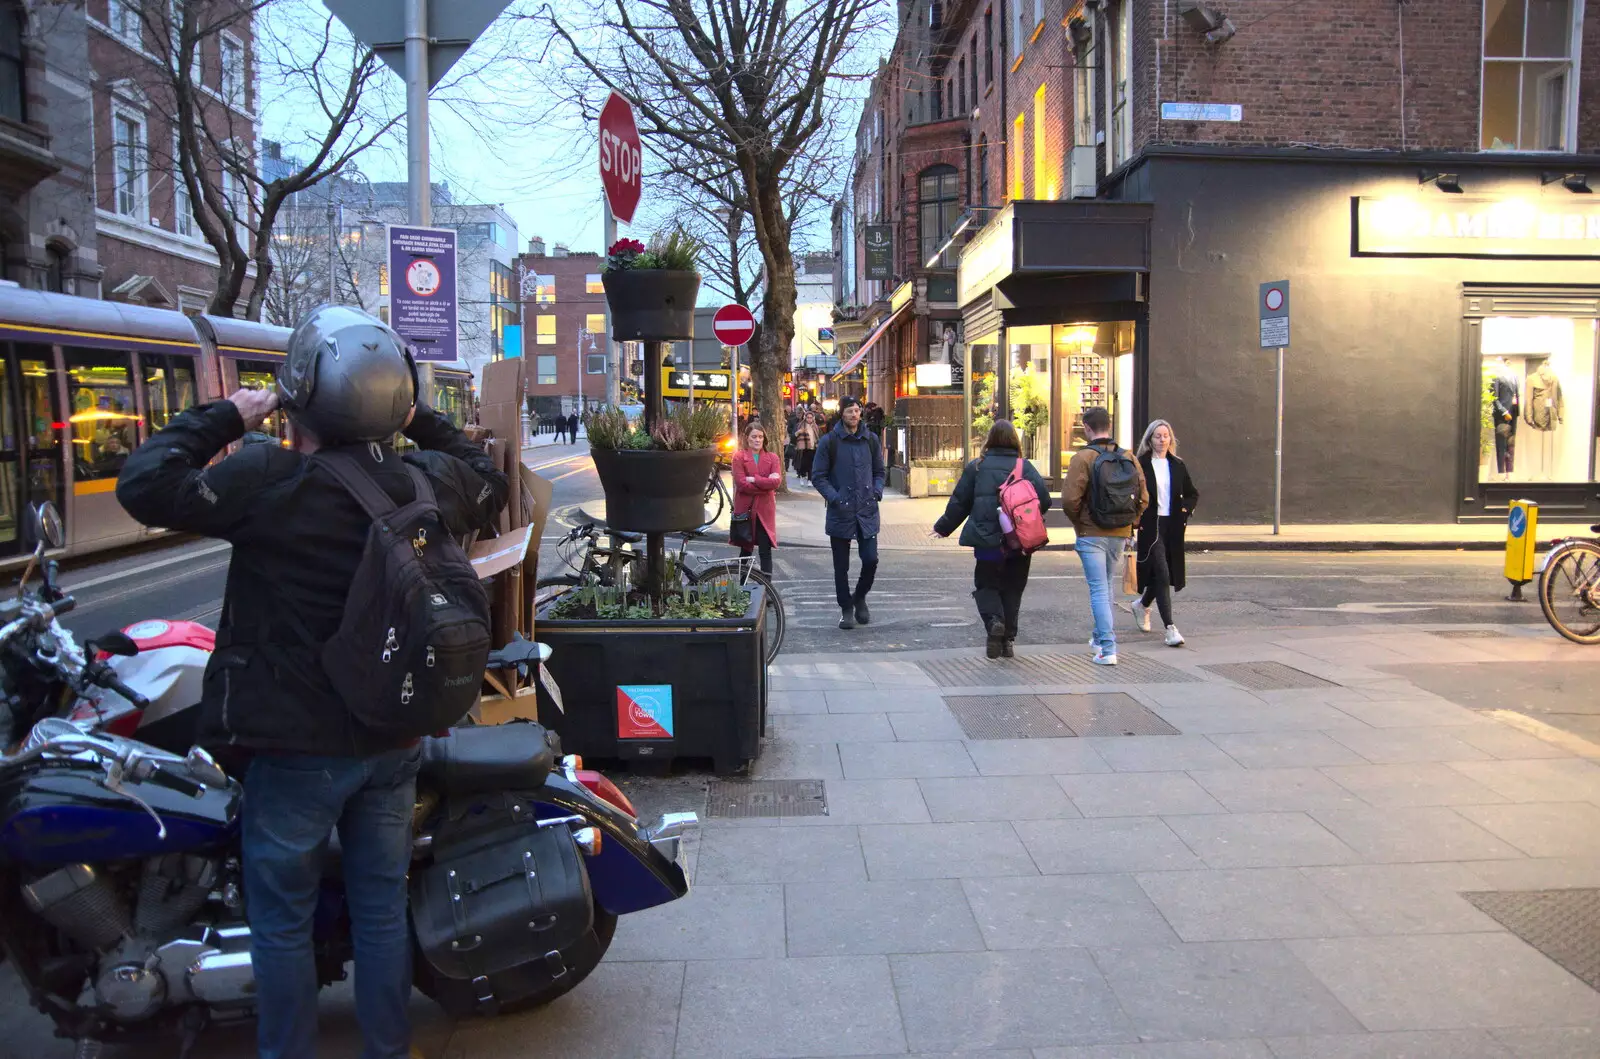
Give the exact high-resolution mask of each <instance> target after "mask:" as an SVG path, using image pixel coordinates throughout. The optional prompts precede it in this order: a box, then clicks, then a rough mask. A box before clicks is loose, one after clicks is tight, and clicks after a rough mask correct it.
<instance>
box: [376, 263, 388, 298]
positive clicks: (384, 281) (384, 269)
mask: <svg viewBox="0 0 1600 1059" xmlns="http://www.w3.org/2000/svg"><path fill="white" fill-rule="evenodd" d="M388 296H389V266H388V265H379V266H378V297H380V298H387V297H388Z"/></svg>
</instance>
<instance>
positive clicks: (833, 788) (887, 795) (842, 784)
mask: <svg viewBox="0 0 1600 1059" xmlns="http://www.w3.org/2000/svg"><path fill="white" fill-rule="evenodd" d="M825 790H826V797H827V800H828V815H827V816H786V817H784V818H783V820H782V823H783V824H784V826H786V827H825V826H838V825H840V824H925V823H927V822H928V821H929V819H930V817H929V816H928V807H927V806H926V805H924V804H923V801H922V791H921V790H920V789H919V788H918V787H917V781H916V780H906V779H897V780H832V779H831V780H828V781H827V784H826V786H825Z"/></svg>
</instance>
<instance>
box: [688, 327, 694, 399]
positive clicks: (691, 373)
mask: <svg viewBox="0 0 1600 1059" xmlns="http://www.w3.org/2000/svg"><path fill="white" fill-rule="evenodd" d="M689 411H691V412H693V411H694V339H692V338H691V339H689Z"/></svg>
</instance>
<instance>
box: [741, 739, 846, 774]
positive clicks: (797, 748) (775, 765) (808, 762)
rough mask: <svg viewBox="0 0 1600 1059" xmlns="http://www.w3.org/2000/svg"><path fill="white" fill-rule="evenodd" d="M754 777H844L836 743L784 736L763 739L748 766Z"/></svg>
mask: <svg viewBox="0 0 1600 1059" xmlns="http://www.w3.org/2000/svg"><path fill="white" fill-rule="evenodd" d="M750 778H751V779H754V780H836V779H843V778H844V772H843V770H842V769H841V768H840V765H839V746H838V744H836V743H791V742H789V741H788V740H785V739H766V740H763V741H762V747H761V756H760V757H759V758H757V759H756V761H755V763H754V764H752V765H751V766H750Z"/></svg>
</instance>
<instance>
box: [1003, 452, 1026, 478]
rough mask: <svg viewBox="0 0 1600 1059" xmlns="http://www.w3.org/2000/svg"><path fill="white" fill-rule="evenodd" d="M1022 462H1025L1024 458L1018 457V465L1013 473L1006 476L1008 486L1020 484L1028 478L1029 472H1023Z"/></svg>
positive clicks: (1013, 469)
mask: <svg viewBox="0 0 1600 1059" xmlns="http://www.w3.org/2000/svg"><path fill="white" fill-rule="evenodd" d="M1022 460H1023V457H1021V456H1018V457H1017V465H1016V466H1015V467H1013V468H1011V473H1010V474H1008V475H1006V484H1007V485H1010V484H1011V483H1012V482H1020V481H1022V479H1023V478H1024V477H1025V476H1026V474H1027V472H1026V471H1024V470H1023V467H1022Z"/></svg>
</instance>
